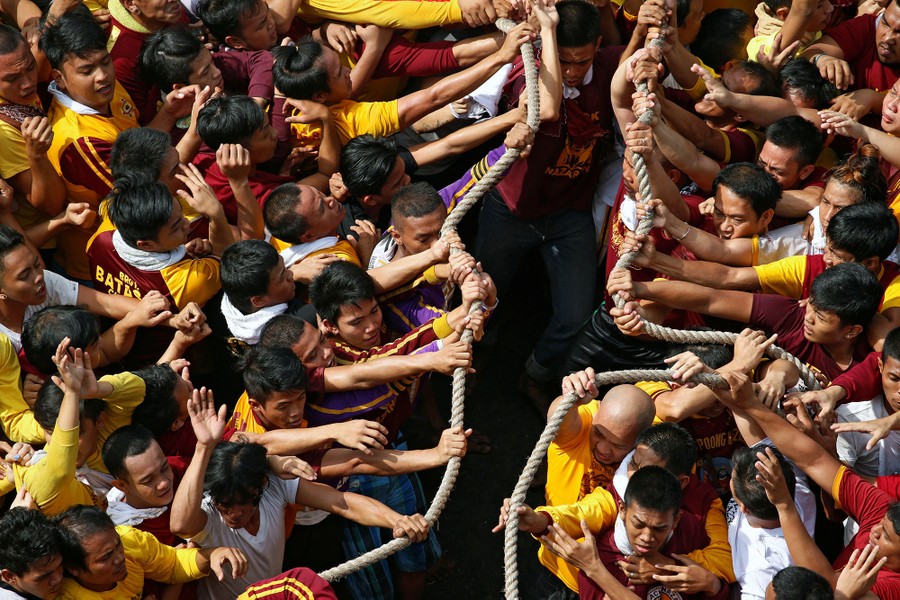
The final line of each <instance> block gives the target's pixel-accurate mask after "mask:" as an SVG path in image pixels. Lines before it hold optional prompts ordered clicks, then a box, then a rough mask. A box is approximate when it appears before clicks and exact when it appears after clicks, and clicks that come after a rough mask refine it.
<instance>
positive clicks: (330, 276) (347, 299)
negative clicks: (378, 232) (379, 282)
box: [309, 261, 375, 323]
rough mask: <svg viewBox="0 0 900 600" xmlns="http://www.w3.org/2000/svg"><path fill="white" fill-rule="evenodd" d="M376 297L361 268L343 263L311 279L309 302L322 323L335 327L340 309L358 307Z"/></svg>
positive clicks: (338, 262)
mask: <svg viewBox="0 0 900 600" xmlns="http://www.w3.org/2000/svg"><path fill="white" fill-rule="evenodd" d="M374 297H375V283H374V282H373V281H372V277H371V276H370V275H369V274H368V273H366V272H365V271H364V270H363V269H362V267H358V266H357V265H354V264H353V263H349V262H345V261H337V262H333V263H331V264H330V265H328V266H327V267H325V268H324V269H322V272H321V273H319V275H318V276H317V277H316V278H315V279H313V281H312V284H310V286H309V298H310V300H311V301H312V303H313V305H314V306H315V307H316V312H317V313H319V316H320V317H322V319H324V320H327V321H331V322H332V323H336V322H337V319H338V317H339V316H340V315H341V307H342V306H346V305H348V304H353V305H358V304H359V303H360V302H362V301H363V300H370V299H372V298H374Z"/></svg>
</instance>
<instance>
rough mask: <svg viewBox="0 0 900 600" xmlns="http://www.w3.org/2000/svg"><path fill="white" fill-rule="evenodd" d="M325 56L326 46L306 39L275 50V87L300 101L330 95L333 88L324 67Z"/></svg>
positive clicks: (273, 53) (273, 70)
mask: <svg viewBox="0 0 900 600" xmlns="http://www.w3.org/2000/svg"><path fill="white" fill-rule="evenodd" d="M322 53H323V51H322V44H320V43H319V42H317V41H315V40H314V39H312V38H311V37H305V38H303V39H301V40H299V41H298V42H297V43H296V44H295V45H293V46H279V47H277V48H273V49H272V57H273V58H274V59H275V64H274V65H273V66H272V79H273V81H274V82H275V87H276V88H278V90H279V91H280V92H281V93H282V94H284V95H285V96H287V97H288V98H296V99H297V100H312V99H313V96H315V95H316V94H327V93H329V92H330V91H331V86H330V85H329V84H328V73H327V72H326V71H325V68H324V67H323V65H322Z"/></svg>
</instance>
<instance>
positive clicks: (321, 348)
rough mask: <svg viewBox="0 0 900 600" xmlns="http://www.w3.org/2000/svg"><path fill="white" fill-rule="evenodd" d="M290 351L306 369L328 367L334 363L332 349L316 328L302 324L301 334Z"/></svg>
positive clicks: (323, 335)
mask: <svg viewBox="0 0 900 600" xmlns="http://www.w3.org/2000/svg"><path fill="white" fill-rule="evenodd" d="M291 351H292V352H293V353H294V355H295V356H296V357H297V358H299V359H300V362H301V363H303V366H304V367H306V368H307V369H318V368H324V367H330V366H331V365H332V364H333V363H334V348H332V347H331V344H330V343H328V340H327V339H326V338H325V334H323V333H322V332H321V331H319V329H318V328H317V327H313V326H312V325H310V324H309V323H304V324H303V333H302V334H300V339H299V340H297V341H296V342H295V343H294V345H293V346H291Z"/></svg>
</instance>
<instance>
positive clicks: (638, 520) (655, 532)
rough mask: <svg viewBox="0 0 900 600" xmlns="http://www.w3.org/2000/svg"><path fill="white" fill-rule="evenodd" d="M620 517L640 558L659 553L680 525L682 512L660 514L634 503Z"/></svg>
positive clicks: (671, 511) (672, 511)
mask: <svg viewBox="0 0 900 600" xmlns="http://www.w3.org/2000/svg"><path fill="white" fill-rule="evenodd" d="M619 515H620V517H619V518H621V519H622V520H623V521H624V522H625V532H626V533H627V534H628V541H629V542H631V547H632V548H634V551H635V553H636V554H637V555H638V556H644V555H647V554H650V553H652V552H658V551H659V550H660V549H662V547H663V546H665V545H666V542H667V541H669V535H670V534H671V533H672V531H674V529H675V527H676V526H677V525H678V520H679V519H680V518H681V511H680V510H670V511H667V512H660V511H658V510H650V509H647V508H644V507H642V506H639V505H638V504H637V503H632V505H631V506H625V507H624V510H622V511H620V513H619Z"/></svg>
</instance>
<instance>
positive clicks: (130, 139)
mask: <svg viewBox="0 0 900 600" xmlns="http://www.w3.org/2000/svg"><path fill="white" fill-rule="evenodd" d="M163 31H165V30H163ZM171 147H172V138H171V137H169V134H168V133H165V132H164V131H160V130H158V129H151V128H149V127H132V128H131V129H126V130H125V131H123V132H121V133H120V134H119V135H118V136H116V141H115V142H113V146H112V153H111V156H110V159H109V168H110V170H111V171H112V176H113V179H114V180H115V187H116V188H117V189H120V190H121V189H124V188H126V187H132V186H135V185H140V184H142V183H151V182H154V181H158V180H159V177H160V175H161V171H162V165H163V161H164V160H165V159H166V155H167V154H168V153H169V148H171Z"/></svg>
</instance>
